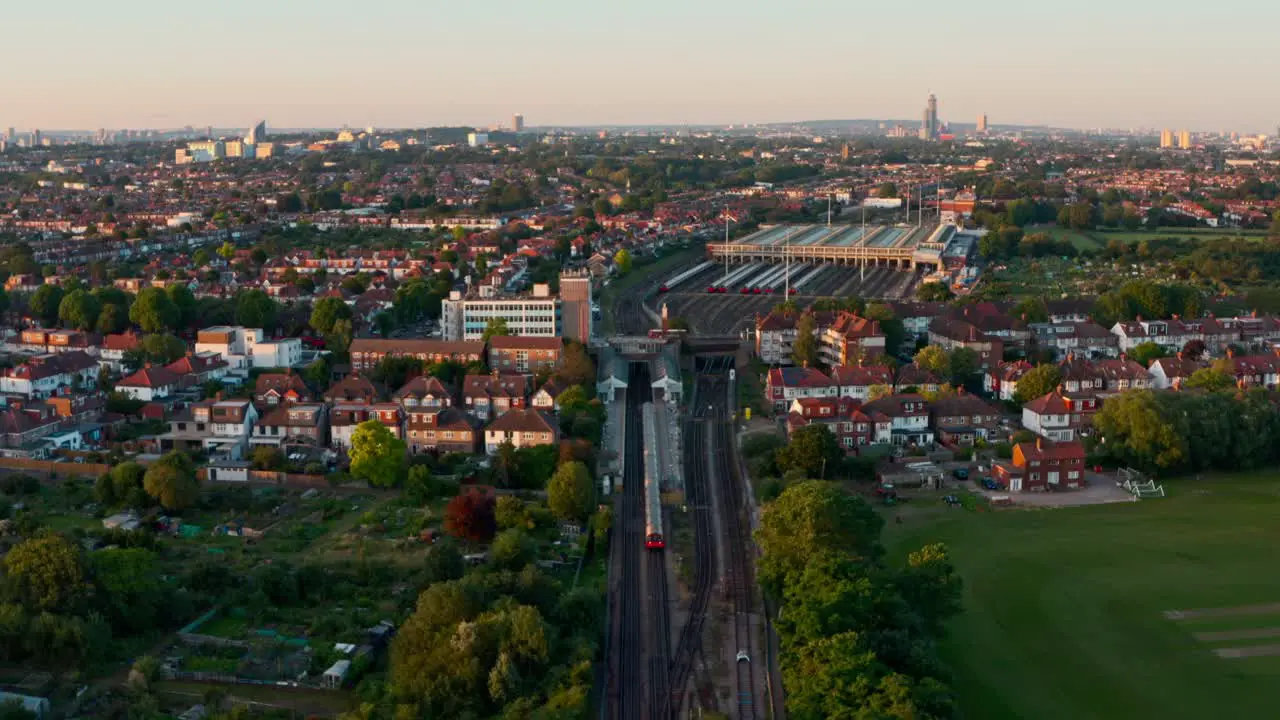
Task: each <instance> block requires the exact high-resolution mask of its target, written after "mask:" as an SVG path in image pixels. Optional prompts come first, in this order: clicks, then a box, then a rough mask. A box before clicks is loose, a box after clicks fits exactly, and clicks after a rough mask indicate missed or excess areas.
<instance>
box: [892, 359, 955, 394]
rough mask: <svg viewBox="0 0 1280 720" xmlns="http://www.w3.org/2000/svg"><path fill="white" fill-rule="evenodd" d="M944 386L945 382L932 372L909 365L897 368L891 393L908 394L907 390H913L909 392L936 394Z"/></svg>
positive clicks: (913, 364)
mask: <svg viewBox="0 0 1280 720" xmlns="http://www.w3.org/2000/svg"><path fill="white" fill-rule="evenodd" d="M945 384H946V380H944V379H943V378H940V377H938V376H937V375H936V374H934V372H933V371H932V370H926V369H925V368H922V367H920V366H919V365H917V364H915V363H909V364H907V365H903V366H902V367H900V368H898V374H897V376H896V377H895V378H894V380H893V391H894V392H909V391H908V388H915V390H914V391H910V392H927V393H936V392H938V390H939V389H940V388H941V387H942V386H943V385H945Z"/></svg>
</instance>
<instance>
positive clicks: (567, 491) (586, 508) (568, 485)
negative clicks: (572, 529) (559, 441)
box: [547, 462, 595, 522]
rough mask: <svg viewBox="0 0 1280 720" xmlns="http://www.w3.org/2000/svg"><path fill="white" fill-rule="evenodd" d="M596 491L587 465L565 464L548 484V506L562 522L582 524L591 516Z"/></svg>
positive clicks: (577, 463)
mask: <svg viewBox="0 0 1280 720" xmlns="http://www.w3.org/2000/svg"><path fill="white" fill-rule="evenodd" d="M594 490H595V488H594V487H593V486H592V482H591V472H590V471H589V470H587V466H586V465H584V464H582V463H580V462H567V463H563V464H561V465H560V468H559V469H558V470H556V472H555V474H554V475H552V476H551V482H550V483H548V484H547V505H548V506H549V507H550V508H551V512H553V513H555V515H556V517H558V518H560V519H561V520H571V521H576V522H582V521H584V520H586V519H587V516H589V515H590V514H591V509H592V506H593V498H594V495H595V493H594Z"/></svg>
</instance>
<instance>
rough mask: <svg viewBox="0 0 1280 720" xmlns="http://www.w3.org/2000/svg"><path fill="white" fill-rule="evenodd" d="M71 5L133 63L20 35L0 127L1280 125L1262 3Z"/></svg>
mask: <svg viewBox="0 0 1280 720" xmlns="http://www.w3.org/2000/svg"><path fill="white" fill-rule="evenodd" d="M66 5H67V6H68V7H67V8H66V10H65V12H63V13H61V14H60V15H59V17H58V24H57V28H56V29H57V36H58V37H59V38H60V40H61V41H62V42H64V43H67V44H69V45H71V46H80V47H86V48H92V47H94V46H95V45H96V44H101V43H102V42H103V39H104V38H111V37H127V38H129V39H130V42H131V43H134V44H135V45H136V46H137V49H136V50H135V51H132V52H129V53H114V54H110V55H108V56H106V57H101V58H99V57H95V58H93V61H92V63H91V64H90V63H86V62H85V61H84V60H83V58H82V57H77V56H72V55H70V54H66V53H62V54H50V53H49V48H48V46H47V39H42V38H46V36H44V35H42V34H38V33H17V34H16V37H15V38H13V39H11V40H10V42H8V43H6V45H5V46H4V47H3V48H0V60H2V61H7V63H6V64H7V65H8V66H10V67H21V66H24V65H26V64H29V63H30V62H31V58H39V59H40V61H39V63H38V64H37V65H36V66H35V67H34V68H33V69H32V70H31V71H29V72H23V73H13V74H11V76H10V78H9V80H8V82H7V83H6V84H7V85H8V86H9V87H8V88H7V90H6V96H7V99H8V100H9V103H8V108H7V109H6V110H3V111H0V127H4V128H7V127H15V128H23V129H24V130H26V131H29V130H31V129H34V128H41V129H44V128H67V130H65V131H66V132H74V131H75V130H71V128H76V129H81V130H80V131H86V132H87V131H92V130H94V129H97V128H116V129H118V128H137V129H180V128H183V127H185V126H188V125H190V126H193V127H205V126H208V125H213V126H214V127H217V128H224V127H240V126H241V125H242V124H244V123H246V122H248V120H246V119H244V118H267V119H268V121H269V122H270V121H271V119H272V118H275V120H276V121H275V123H274V124H275V125H276V126H279V127H283V128H296V129H305V128H315V129H326V128H338V127H342V126H344V125H346V126H350V127H365V126H368V125H373V126H374V127H394V128H421V127H432V126H436V127H439V126H454V127H463V126H466V127H486V126H489V125H494V124H500V123H506V122H507V121H508V120H509V118H510V117H511V115H512V114H513V113H516V112H520V113H523V114H524V116H525V118H526V121H527V122H528V124H529V126H530V127H606V126H628V127H645V126H698V127H727V126H729V125H734V126H743V125H770V124H798V123H805V122H821V120H797V119H787V118H805V117H808V118H874V117H883V118H904V117H905V118H916V120H914V121H908V122H918V115H919V113H920V112H921V111H922V110H923V108H924V105H925V100H926V98H927V96H928V95H929V94H930V93H931V92H932V93H934V94H936V95H937V96H938V98H939V117H940V119H941V120H943V121H945V122H949V123H952V124H960V125H967V124H972V123H973V122H974V121H975V120H976V118H977V117H978V116H979V115H981V114H984V113H985V114H987V115H988V116H990V117H991V119H992V123H993V124H994V125H998V126H1025V127H1037V126H1045V127H1052V128H1061V129H1075V130H1093V129H1126V128H1127V129H1137V128H1143V129H1158V128H1176V129H1184V128H1185V129H1192V130H1193V131H1194V132H1222V131H1237V132H1243V133H1264V134H1268V135H1271V134H1274V133H1275V132H1276V130H1277V125H1280V98H1276V97H1275V96H1274V95H1270V94H1268V93H1266V91H1265V88H1264V87H1260V86H1259V85H1258V84H1257V83H1256V82H1255V81H1254V79H1253V77H1254V73H1252V72H1250V68H1255V67H1256V68H1266V67H1267V66H1268V62H1269V61H1270V60H1272V58H1271V57H1270V53H1271V51H1270V42H1269V41H1270V37H1269V28H1271V27H1274V25H1275V22H1277V21H1280V6H1276V5H1268V6H1265V7H1258V6H1257V3H1256V2H1254V1H1253V0H1224V1H1223V2H1221V3H1217V4H1215V5H1213V6H1212V7H1207V6H1205V5H1203V4H1196V5H1192V4H1189V3H1179V2H1172V3H1170V2H1165V3H1160V4H1156V3H1145V2H1144V3H1139V7H1134V6H1131V5H1124V6H1116V5H1115V4H1104V3H1103V2H1102V0H1083V2H1082V3H1081V4H1080V5H1079V6H1078V7H1076V8H1074V11H1073V12H1071V13H1061V12H1059V11H1057V10H1056V9H1055V8H1051V7H1038V6H1037V7H1027V6H1025V5H1024V4H1020V3H1017V2H1015V1H1014V0H992V1H991V2H989V3H987V4H986V7H984V8H983V12H982V13H978V14H974V13H972V12H971V10H969V9H966V8H960V7H956V6H954V5H948V4H944V3H941V2H940V1H939V0H922V2H921V3H920V5H919V7H917V8H913V10H912V14H911V15H907V14H905V13H903V12H902V11H900V10H895V9H894V8H889V7H871V8H854V7H843V6H842V7H834V8H832V7H825V4H824V3H822V2H818V1H817V0H798V2H795V3H790V4H788V5H786V6H785V7H780V6H776V5H765V4H750V5H748V6H744V5H743V4H742V3H730V2H727V0H703V2H702V3H698V4H697V5H696V6H690V5H689V4H687V3H677V2H675V0H655V1H654V2H651V3H648V4H646V5H644V6H620V7H598V6H596V5H595V4H589V3H586V2H583V1H582V0H548V1H547V2H545V3H541V4H538V5H536V6H534V5H531V4H517V3H498V4H496V5H498V6H500V7H495V5H489V6H485V7H483V8H477V7H469V6H459V5H455V4H448V5H445V6H440V7H430V6H427V5H429V4H424V5H422V6H419V5H411V6H404V5H403V4H402V3H398V2H393V1H390V0H371V2H370V3H365V5H364V6H362V7H361V8H360V12H352V11H351V9H350V8H349V7H347V6H345V5H342V4H339V3H337V2H335V0H314V1H313V2H306V3H304V2H300V0H281V2H278V3H275V4H273V6H271V7H261V6H259V5H258V4H254V3H251V2H249V1H248V0H227V2H225V3H223V4H222V6H220V7H219V8H218V12H217V13H209V12H207V11H205V10H204V9H203V8H201V7H183V6H179V7H173V6H171V5H170V4H166V3H161V2H159V1H158V0H134V1H133V2H131V3H130V4H129V7H126V8H123V9H121V8H119V7H115V6H102V5H100V4H96V3H90V2H88V0H68V2H67V3H66ZM7 15H8V17H9V19H10V21H11V26H12V27H15V28H17V27H22V26H24V25H36V24H39V23H47V18H46V17H45V12H44V9H43V8H40V7H38V6H32V5H30V4H23V5H19V6H16V7H14V8H12V9H9V10H8V12H7ZM918 16H924V17H928V18H929V21H928V22H921V21H918V20H915V19H914V18H915V17H918ZM1098 17H1105V18H1106V23H1105V24H1097V23H1096V22H1095V20H1096V18H1098ZM1239 17H1250V18H1251V22H1249V23H1248V24H1246V25H1243V26H1239V25H1238V23H1236V22H1235V18H1239ZM815 19H820V20H821V23H820V24H819V23H815V22H812V21H813V20H815ZM1267 20H1271V21H1272V22H1267ZM908 23H913V24H910V25H908ZM886 27H887V28H889V31H887V32H886V31H884V28H886ZM898 27H900V28H901V31H898V32H895V31H893V29H894V28H898ZM779 28H781V30H779ZM825 28H836V29H837V30H836V31H828V30H826V29H825ZM846 29H847V31H846ZM1215 30H1220V31H1221V32H1219V33H1218V34H1217V35H1214V33H1213V31H1215ZM824 33H829V36H828V37H827V38H826V39H825V40H824V38H823V34H824ZM864 36H865V37H864ZM336 46H339V47H340V52H335V47H336ZM1093 48H1098V50H1093ZM863 58H870V59H872V61H871V62H867V61H865V60H863ZM441 69H443V71H442V70H441ZM806 78H807V79H809V80H810V81H808V82H805V81H804V80H805V79H806ZM1210 87H1211V88H1212V89H1213V98H1212V100H1211V101H1206V99H1205V97H1204V92H1203V90H1202V89H1203V88H1210ZM53 132H56V131H53Z"/></svg>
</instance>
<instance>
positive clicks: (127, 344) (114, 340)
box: [98, 330, 142, 373]
mask: <svg viewBox="0 0 1280 720" xmlns="http://www.w3.org/2000/svg"><path fill="white" fill-rule="evenodd" d="M141 343H142V337H141V336H140V335H137V334H136V333H134V332H133V331H132V330H130V331H128V332H124V333H119V334H113V335H105V336H103V338H102V345H100V346H99V348H98V362H99V363H102V364H103V365H106V366H108V367H109V368H111V371H112V372H117V373H119V372H124V356H125V353H127V352H129V351H131V350H137V349H138V346H139V345H140V344H141Z"/></svg>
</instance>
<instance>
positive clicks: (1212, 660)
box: [888, 475, 1280, 720]
mask: <svg viewBox="0 0 1280 720" xmlns="http://www.w3.org/2000/svg"><path fill="white" fill-rule="evenodd" d="M1166 489H1168V490H1170V491H1171V497H1169V498H1168V499H1164V500H1147V501H1143V502H1140V503H1133V504H1130V503H1124V504H1119V505H1105V506H1095V507H1086V508H1075V509H1060V510H1039V511H1037V510H1009V511H1002V512H965V511H962V510H947V511H945V512H943V511H940V510H932V509H925V508H910V507H907V508H904V509H903V510H902V512H903V513H904V514H903V516H902V517H903V520H904V522H903V523H902V524H900V525H898V524H894V523H890V524H889V526H888V527H889V530H888V533H889V541H890V545H891V548H892V549H893V550H894V552H895V554H897V555H898V556H902V555H903V554H904V553H905V552H907V551H908V550H910V549H911V548H913V547H918V546H919V545H921V544H923V543H925V542H931V541H942V542H946V543H947V544H948V546H949V547H950V549H951V552H952V555H953V558H954V560H955V563H956V565H957V567H958V568H959V570H960V573H961V575H962V576H963V578H964V581H965V588H966V589H965V598H964V614H963V615H961V616H960V617H959V618H957V619H956V620H955V621H954V622H953V623H952V628H951V634H950V636H949V637H948V639H947V640H946V641H945V642H944V643H943V647H942V652H943V657H944V659H945V660H946V661H947V662H948V663H949V664H950V665H951V667H952V669H953V671H954V681H953V687H954V688H955V691H956V693H957V694H958V696H959V699H960V703H961V709H962V710H963V712H964V714H965V716H966V717H974V718H984V720H998V719H1000V718H1011V719H1012V718H1037V720H1050V719H1053V718H1063V719H1067V718H1071V719H1076V718H1136V717H1159V718H1216V717H1224V718H1225V717H1271V716H1273V715H1274V714H1275V703H1276V699H1275V688H1276V687H1277V683H1280V657H1258V658H1248V659H1222V658H1219V657H1217V656H1215V655H1214V654H1213V652H1212V650H1213V649H1216V648H1224V647H1247V646H1253V645H1259V644H1280V639H1272V640H1270V641H1260V640H1240V641H1229V642H1224V641H1221V640H1215V641H1213V642H1208V641H1206V642H1201V641H1198V640H1197V639H1196V638H1195V637H1194V635H1193V634H1194V633H1198V632H1205V631H1219V630H1237V629H1246V628H1267V627H1280V613H1275V614H1259V615H1251V616H1247V617H1246V616H1241V615H1236V616H1226V617H1222V616H1219V617H1214V618H1202V619H1199V620H1181V621H1175V620H1170V619H1168V618H1166V617H1165V615H1164V611H1166V610H1191V609H1200V608H1221V607H1237V606H1244V605H1251V604H1264V603H1280V573H1277V572H1276V571H1275V568H1276V567H1280V543H1278V542H1277V530H1276V527H1277V526H1276V517H1277V513H1278V512H1280V476H1275V475H1267V476H1251V477H1234V478H1230V479H1223V480H1220V481H1216V482H1208V481H1206V482H1193V481H1173V482H1169V483H1166Z"/></svg>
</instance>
